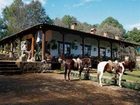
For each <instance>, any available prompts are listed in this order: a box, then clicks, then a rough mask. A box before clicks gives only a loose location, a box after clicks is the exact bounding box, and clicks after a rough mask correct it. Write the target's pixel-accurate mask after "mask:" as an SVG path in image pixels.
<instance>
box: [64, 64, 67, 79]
mask: <svg viewBox="0 0 140 105" xmlns="http://www.w3.org/2000/svg"><path fill="white" fill-rule="evenodd" d="M64 79H65V80H67V66H65V72H64Z"/></svg>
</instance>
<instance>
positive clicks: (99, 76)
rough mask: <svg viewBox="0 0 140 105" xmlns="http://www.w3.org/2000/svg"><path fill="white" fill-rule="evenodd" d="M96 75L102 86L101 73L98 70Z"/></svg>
mask: <svg viewBox="0 0 140 105" xmlns="http://www.w3.org/2000/svg"><path fill="white" fill-rule="evenodd" d="M97 77H98V81H99V85H100V86H101V87H102V77H103V73H102V72H99V73H98V74H97Z"/></svg>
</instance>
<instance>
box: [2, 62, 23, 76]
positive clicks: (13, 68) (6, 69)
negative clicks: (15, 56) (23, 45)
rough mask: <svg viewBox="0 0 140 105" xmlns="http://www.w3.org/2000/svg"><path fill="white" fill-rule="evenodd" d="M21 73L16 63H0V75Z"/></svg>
mask: <svg viewBox="0 0 140 105" xmlns="http://www.w3.org/2000/svg"><path fill="white" fill-rule="evenodd" d="M17 72H21V70H20V68H19V67H17V65H16V62H14V61H0V73H1V74H2V73H17Z"/></svg>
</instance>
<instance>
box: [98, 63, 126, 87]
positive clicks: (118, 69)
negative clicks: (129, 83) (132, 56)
mask: <svg viewBox="0 0 140 105" xmlns="http://www.w3.org/2000/svg"><path fill="white" fill-rule="evenodd" d="M105 71H107V72H110V73H111V72H114V73H115V76H116V77H117V76H118V78H119V81H118V85H119V86H120V87H121V80H122V75H123V72H124V66H123V64H122V63H119V62H117V61H115V62H111V61H102V62H100V63H99V64H98V65H97V78H98V81H99V84H100V86H102V77H103V73H104V72H105Z"/></svg>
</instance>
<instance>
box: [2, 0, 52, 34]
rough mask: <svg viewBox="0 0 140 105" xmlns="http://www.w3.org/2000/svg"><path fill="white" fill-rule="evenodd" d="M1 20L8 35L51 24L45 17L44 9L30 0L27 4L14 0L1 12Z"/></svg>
mask: <svg viewBox="0 0 140 105" xmlns="http://www.w3.org/2000/svg"><path fill="white" fill-rule="evenodd" d="M3 18H4V21H5V23H6V25H7V31H8V35H10V34H14V33H16V32H19V31H22V30H24V29H26V28H28V27H31V26H34V25H36V24H39V23H49V24H52V20H51V19H50V18H49V16H47V15H46V12H45V9H44V8H43V7H42V5H41V3H40V2H39V1H38V0H36V1H34V0H32V2H31V3H29V4H24V3H23V1H22V0H14V1H13V3H12V4H11V5H10V6H9V7H6V8H5V9H4V10H3Z"/></svg>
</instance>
